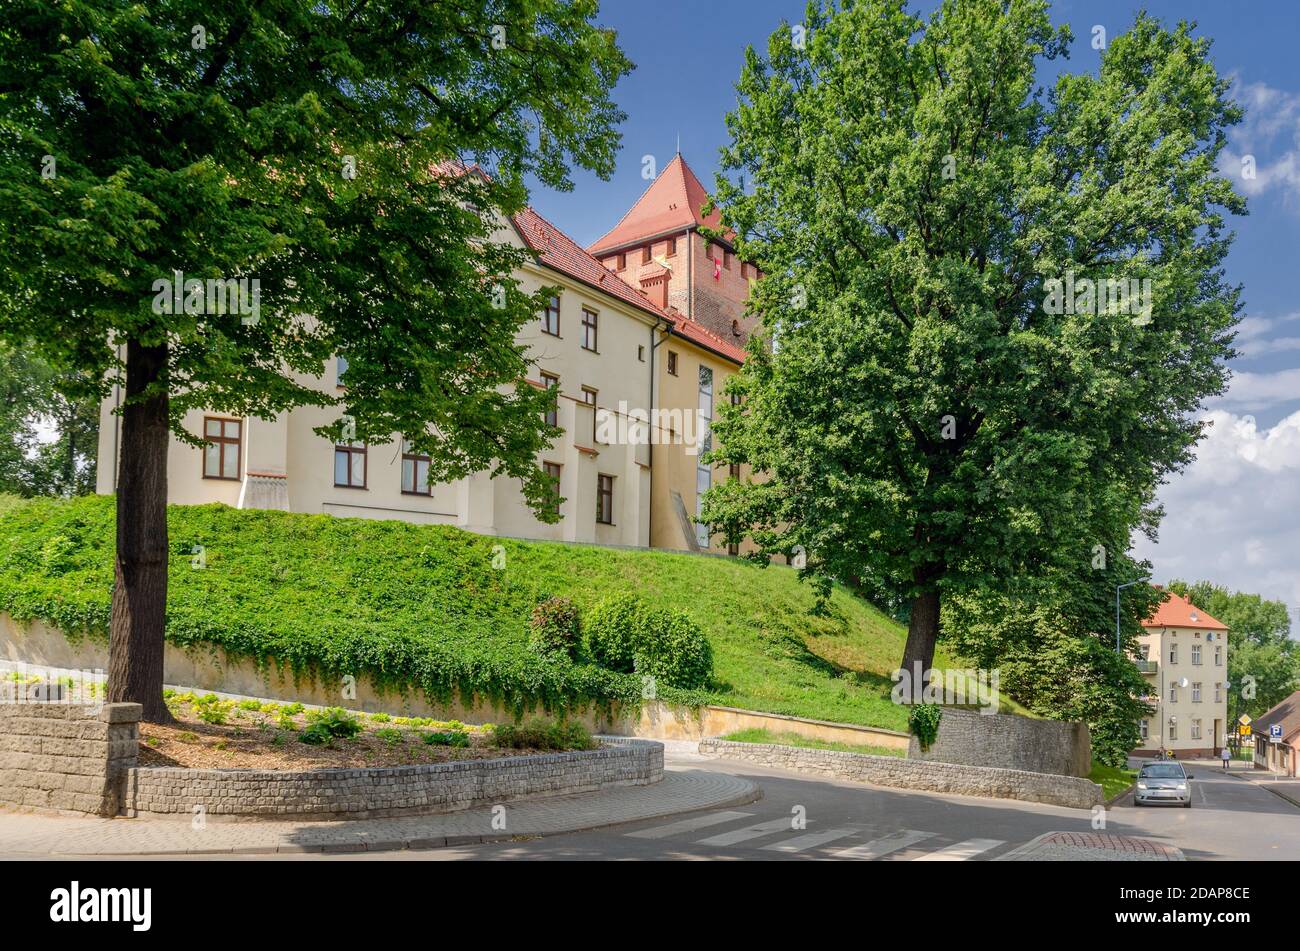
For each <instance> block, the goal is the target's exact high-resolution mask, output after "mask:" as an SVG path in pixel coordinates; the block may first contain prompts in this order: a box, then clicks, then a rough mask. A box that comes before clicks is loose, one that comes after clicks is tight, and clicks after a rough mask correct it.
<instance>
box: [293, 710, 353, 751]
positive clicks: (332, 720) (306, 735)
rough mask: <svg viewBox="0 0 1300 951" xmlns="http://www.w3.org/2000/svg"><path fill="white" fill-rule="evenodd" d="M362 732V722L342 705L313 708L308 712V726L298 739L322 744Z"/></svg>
mask: <svg viewBox="0 0 1300 951" xmlns="http://www.w3.org/2000/svg"><path fill="white" fill-rule="evenodd" d="M360 732H361V722H360V721H359V720H358V719H357V718H356V717H354V716H352V714H350V713H348V712H347V711H346V710H344V709H343V708H342V707H327V708H326V709H324V710H312V711H311V712H310V713H308V714H307V728H306V729H305V730H303V731H302V733H300V734H299V736H298V739H300V740H302V741H303V742H304V743H311V744H314V745H320V744H322V743H328V742H329V741H330V740H332V739H335V738H336V737H340V738H343V739H351V738H352V737H354V736H356V735H357V734H358V733H360Z"/></svg>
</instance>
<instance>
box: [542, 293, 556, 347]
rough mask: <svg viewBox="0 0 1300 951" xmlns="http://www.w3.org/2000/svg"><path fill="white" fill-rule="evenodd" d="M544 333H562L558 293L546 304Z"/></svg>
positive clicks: (543, 319)
mask: <svg viewBox="0 0 1300 951" xmlns="http://www.w3.org/2000/svg"><path fill="white" fill-rule="evenodd" d="M542 333H544V334H550V335H551V336H552V337H558V336H559V335H560V297H559V295H558V294H557V295H556V296H555V297H552V298H551V302H550V303H549V304H547V305H546V310H544V311H542Z"/></svg>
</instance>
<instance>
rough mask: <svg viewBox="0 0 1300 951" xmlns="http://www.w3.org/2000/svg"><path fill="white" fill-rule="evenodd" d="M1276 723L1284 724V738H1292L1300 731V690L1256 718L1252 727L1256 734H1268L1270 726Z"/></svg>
mask: <svg viewBox="0 0 1300 951" xmlns="http://www.w3.org/2000/svg"><path fill="white" fill-rule="evenodd" d="M1275 723H1280V724H1281V725H1282V739H1284V740H1290V739H1291V737H1292V736H1294V735H1295V734H1296V733H1300V690H1297V691H1295V692H1294V693H1292V694H1291V695H1290V696H1288V697H1287V698H1286V699H1285V700H1283V701H1282V702H1281V703H1279V704H1278V705H1277V706H1275V707H1274V708H1273V709H1271V710H1269V711H1268V712H1267V713H1264V714H1261V715H1260V716H1258V717H1256V718H1255V721H1254V722H1253V723H1252V724H1251V728H1252V729H1253V730H1254V732H1255V733H1256V735H1259V734H1264V735H1267V734H1268V728H1269V727H1271V726H1272V725H1273V724H1275Z"/></svg>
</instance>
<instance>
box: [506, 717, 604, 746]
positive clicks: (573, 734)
mask: <svg viewBox="0 0 1300 951" xmlns="http://www.w3.org/2000/svg"><path fill="white" fill-rule="evenodd" d="M492 745H494V746H497V747H500V748H502V749H514V750H528V749H531V750H590V749H595V747H596V741H595V740H593V739H592V738H591V734H590V733H588V732H587V729H586V727H584V726H583V725H582V724H581V723H575V722H573V721H559V722H554V723H552V722H548V721H546V720H529V721H528V722H526V723H522V724H518V725H514V724H503V725H501V726H498V727H497V728H496V729H495V730H493V731H492Z"/></svg>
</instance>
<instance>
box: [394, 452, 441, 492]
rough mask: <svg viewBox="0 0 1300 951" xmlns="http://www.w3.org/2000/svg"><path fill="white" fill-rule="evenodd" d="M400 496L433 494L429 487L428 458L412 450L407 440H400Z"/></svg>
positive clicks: (431, 488)
mask: <svg viewBox="0 0 1300 951" xmlns="http://www.w3.org/2000/svg"><path fill="white" fill-rule="evenodd" d="M402 494H403V495H432V494H433V487H432V486H431V485H429V457H428V456H424V455H421V454H420V453H418V452H415V451H414V450H412V449H411V441H410V440H409V439H403V440H402Z"/></svg>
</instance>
